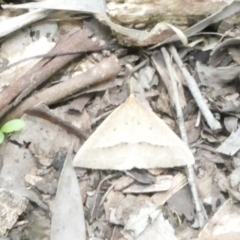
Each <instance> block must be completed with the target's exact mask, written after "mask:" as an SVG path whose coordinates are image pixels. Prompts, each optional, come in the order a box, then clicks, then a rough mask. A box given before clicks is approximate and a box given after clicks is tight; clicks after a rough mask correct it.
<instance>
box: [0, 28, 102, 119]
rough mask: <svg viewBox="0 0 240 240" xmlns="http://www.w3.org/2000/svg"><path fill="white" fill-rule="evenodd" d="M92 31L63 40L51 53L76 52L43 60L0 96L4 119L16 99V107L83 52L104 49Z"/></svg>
mask: <svg viewBox="0 0 240 240" xmlns="http://www.w3.org/2000/svg"><path fill="white" fill-rule="evenodd" d="M90 35H91V33H90V31H88V30H78V31H76V32H74V33H72V34H71V35H70V36H68V37H66V38H65V39H63V40H62V41H61V42H59V43H58V44H57V46H56V47H55V48H54V49H53V50H52V51H51V53H50V54H53V53H56V54H57V53H63V52H76V54H70V55H65V56H56V57H53V58H51V59H49V58H47V59H42V60H41V61H40V62H38V63H37V64H36V65H35V66H34V67H33V68H32V69H31V70H30V71H29V72H27V73H26V74H24V75H23V76H22V77H21V78H20V79H18V80H17V81H15V82H14V83H13V84H11V85H10V86H9V87H8V88H6V89H5V90H4V91H3V92H1V94H0V110H2V111H1V114H0V117H2V116H3V115H4V114H5V113H6V112H7V111H8V110H9V109H10V108H11V107H12V105H9V106H8V104H10V103H11V102H12V101H13V100H14V99H16V98H17V99H16V100H15V102H14V103H13V106H16V105H17V104H18V103H19V102H20V101H21V100H22V99H23V98H24V97H25V96H27V95H28V94H29V93H30V92H31V91H33V90H34V89H35V88H36V87H37V86H39V85H40V84H42V83H43V82H45V81H46V80H47V79H48V78H49V77H51V76H52V75H53V74H55V73H56V72H57V71H59V70H60V69H62V68H63V67H64V66H65V65H66V64H67V63H69V62H70V61H72V60H73V59H75V58H76V57H78V56H79V55H80V54H81V52H88V51H97V50H100V49H103V47H104V46H101V43H100V42H99V41H96V40H93V39H91V38H90Z"/></svg>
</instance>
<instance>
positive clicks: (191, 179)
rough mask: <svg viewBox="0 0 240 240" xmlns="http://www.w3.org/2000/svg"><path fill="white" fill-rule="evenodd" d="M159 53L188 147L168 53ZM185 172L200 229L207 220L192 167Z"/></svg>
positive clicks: (162, 49)
mask: <svg viewBox="0 0 240 240" xmlns="http://www.w3.org/2000/svg"><path fill="white" fill-rule="evenodd" d="M161 51H162V54H163V57H164V60H165V63H166V66H167V69H168V73H169V76H170V80H171V83H172V88H173V94H174V96H173V99H174V101H175V108H176V114H177V121H178V125H179V129H180V133H181V137H182V140H183V142H185V144H186V145H187V146H188V138H187V134H186V129H185V125H184V118H183V112H182V108H181V105H180V102H179V94H178V90H177V83H176V79H175V77H174V74H173V69H172V65H171V58H170V56H169V53H168V52H167V50H166V49H165V48H164V47H162V48H161ZM186 170H187V175H188V183H189V185H190V188H191V192H192V196H193V200H194V204H195V208H196V213H197V218H198V225H199V226H200V227H202V226H203V225H204V224H205V221H206V220H207V215H206V213H205V209H204V208H202V207H201V203H200V200H199V198H198V193H197V189H196V185H195V181H194V172H193V167H192V165H188V166H187V167H186Z"/></svg>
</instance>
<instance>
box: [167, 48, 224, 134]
mask: <svg viewBox="0 0 240 240" xmlns="http://www.w3.org/2000/svg"><path fill="white" fill-rule="evenodd" d="M169 50H170V52H171V54H172V55H173V58H174V60H175V61H176V63H177V65H178V67H179V69H180V70H181V72H182V74H183V76H184V78H185V81H186V82H187V85H188V88H189V90H190V92H191V94H192V95H193V97H194V99H195V101H196V103H197V105H198V107H199V109H200V110H201V112H202V114H203V116H204V117H205V119H206V121H207V123H208V125H209V127H210V128H211V129H212V130H214V131H216V130H220V129H221V128H222V127H221V124H220V123H219V122H218V121H217V119H215V118H214V116H213V114H212V113H211V111H210V110H209V108H208V106H207V104H206V102H205V101H204V99H203V97H202V94H201V92H200V90H199V88H198V85H197V83H196V81H195V79H194V78H193V77H192V76H191V75H190V73H189V72H188V70H187V69H186V67H185V66H184V64H183V62H182V60H181V58H180V57H179V55H178V53H177V51H176V48H175V47H174V46H171V47H170V48H169Z"/></svg>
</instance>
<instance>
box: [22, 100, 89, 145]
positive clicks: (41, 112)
mask: <svg viewBox="0 0 240 240" xmlns="http://www.w3.org/2000/svg"><path fill="white" fill-rule="evenodd" d="M25 113H27V114H28V115H31V116H35V117H39V118H42V119H45V120H47V121H49V122H51V123H53V124H56V125H58V126H60V127H62V128H64V129H65V130H66V131H67V132H68V133H70V134H74V135H75V136H77V137H78V138H80V139H81V140H86V139H87V135H86V134H85V133H83V132H82V131H81V130H80V129H79V128H77V127H75V126H73V125H72V124H71V123H69V122H67V121H64V120H62V119H61V118H59V117H58V116H56V115H54V114H53V113H52V112H51V111H50V110H49V109H48V108H47V106H46V105H44V104H39V105H37V106H35V107H33V108H30V109H27V110H26V111H25Z"/></svg>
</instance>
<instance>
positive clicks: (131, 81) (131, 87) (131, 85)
mask: <svg viewBox="0 0 240 240" xmlns="http://www.w3.org/2000/svg"><path fill="white" fill-rule="evenodd" d="M133 80H134V78H133V77H131V78H130V94H133V95H134V89H133V84H134V83H133Z"/></svg>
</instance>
